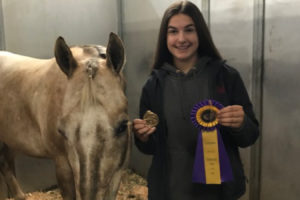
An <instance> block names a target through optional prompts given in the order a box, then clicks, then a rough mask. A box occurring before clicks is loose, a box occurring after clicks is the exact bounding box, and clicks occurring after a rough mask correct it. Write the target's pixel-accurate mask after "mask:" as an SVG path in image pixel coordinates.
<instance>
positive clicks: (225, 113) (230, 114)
mask: <svg viewBox="0 0 300 200" xmlns="http://www.w3.org/2000/svg"><path fill="white" fill-rule="evenodd" d="M244 116H245V112H244V109H243V106H240V105H232V106H226V107H224V108H222V109H221V110H220V111H219V112H218V114H217V118H218V121H219V123H220V124H221V125H223V126H228V127H232V128H240V127H241V126H242V125H243V123H244Z"/></svg>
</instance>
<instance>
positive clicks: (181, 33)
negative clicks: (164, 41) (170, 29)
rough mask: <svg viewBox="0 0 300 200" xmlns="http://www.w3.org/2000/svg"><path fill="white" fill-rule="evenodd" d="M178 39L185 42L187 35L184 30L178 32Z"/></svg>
mask: <svg viewBox="0 0 300 200" xmlns="http://www.w3.org/2000/svg"><path fill="white" fill-rule="evenodd" d="M178 41H179V42H185V35H184V32H183V31H180V32H179V34H178Z"/></svg>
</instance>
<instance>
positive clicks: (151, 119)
mask: <svg viewBox="0 0 300 200" xmlns="http://www.w3.org/2000/svg"><path fill="white" fill-rule="evenodd" d="M143 119H144V120H145V121H146V124H147V125H149V126H151V127H155V126H157V124H158V122H159V120H158V116H157V114H155V113H153V112H151V111H150V110H147V111H146V113H145V114H144V116H143Z"/></svg>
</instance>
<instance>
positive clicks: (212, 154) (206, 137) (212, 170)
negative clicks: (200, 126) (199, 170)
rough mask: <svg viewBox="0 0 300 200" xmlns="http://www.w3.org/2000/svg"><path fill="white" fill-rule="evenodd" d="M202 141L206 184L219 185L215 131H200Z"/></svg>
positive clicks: (219, 175)
mask: <svg viewBox="0 0 300 200" xmlns="http://www.w3.org/2000/svg"><path fill="white" fill-rule="evenodd" d="M202 139H203V154H204V168H205V177H206V184H221V174H220V162H219V148H218V135H217V129H214V130H213V131H203V130H202Z"/></svg>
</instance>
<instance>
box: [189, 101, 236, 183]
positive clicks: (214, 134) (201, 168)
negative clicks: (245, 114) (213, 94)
mask: <svg viewBox="0 0 300 200" xmlns="http://www.w3.org/2000/svg"><path fill="white" fill-rule="evenodd" d="M221 108H223V105H222V104H220V103H218V102H217V101H214V100H205V101H202V102H200V103H197V104H196V105H195V106H194V107H193V109H192V112H191V120H192V122H193V124H194V125H195V126H196V127H197V128H198V129H199V133H198V141H197V148H196V155H195V161H194V170H193V179H192V180H193V182H196V183H204V184H221V183H222V182H226V181H230V180H232V179H233V176H232V170H231V166H230V161H229V158H228V155H227V153H226V150H225V146H224V144H223V140H222V136H221V134H220V131H219V125H218V121H217V119H216V117H217V116H216V115H217V111H218V110H219V109H221Z"/></svg>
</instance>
